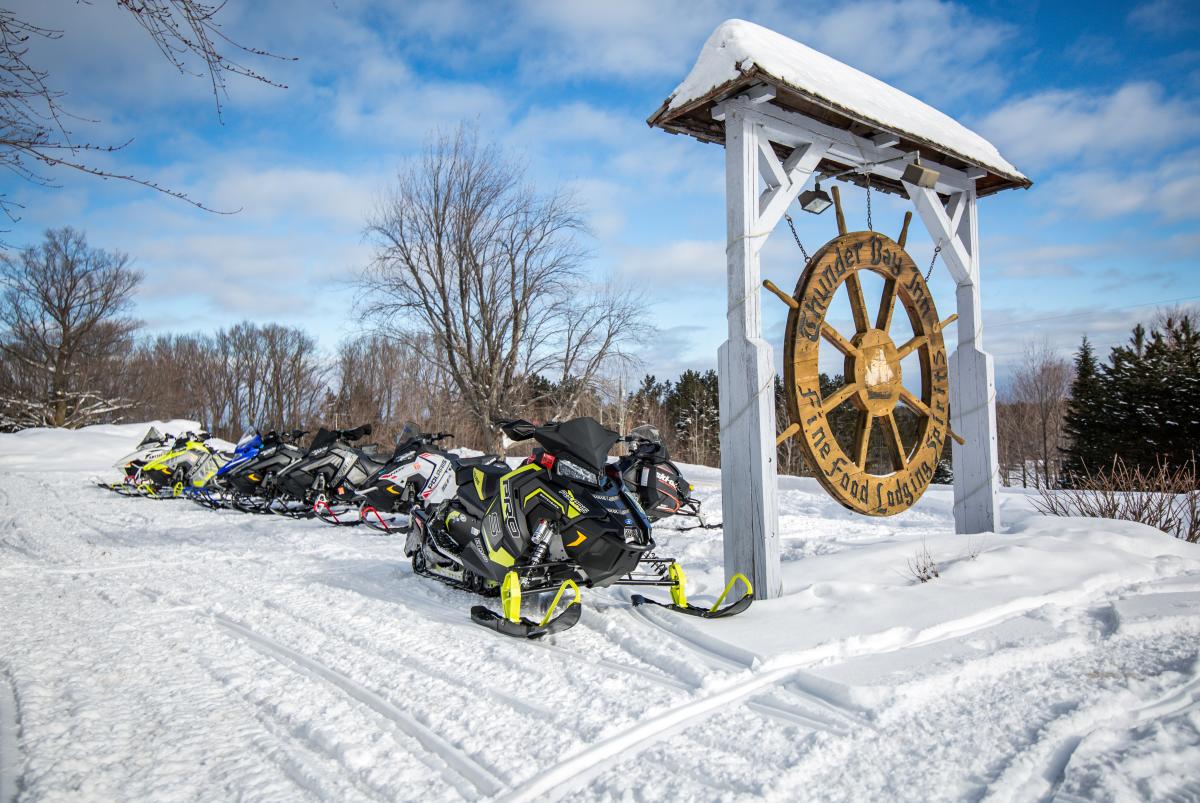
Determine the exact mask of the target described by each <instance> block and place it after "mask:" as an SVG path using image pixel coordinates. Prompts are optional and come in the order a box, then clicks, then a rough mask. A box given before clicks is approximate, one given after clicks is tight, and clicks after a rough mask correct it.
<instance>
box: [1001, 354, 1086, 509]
mask: <svg viewBox="0 0 1200 803" xmlns="http://www.w3.org/2000/svg"><path fill="white" fill-rule="evenodd" d="M1072 375H1073V374H1072V368H1071V363H1070V362H1068V361H1067V360H1065V359H1063V358H1062V357H1059V356H1058V355H1057V354H1055V353H1054V351H1053V350H1052V349H1051V348H1050V345H1049V344H1048V343H1046V342H1041V343H1031V344H1028V345H1026V347H1025V354H1024V357H1023V358H1022V360H1021V365H1020V367H1019V368H1018V369H1017V372H1016V374H1015V375H1014V377H1013V397H1014V399H1015V400H1016V401H1017V402H1019V403H1021V404H1023V405H1025V407H1026V409H1027V410H1028V411H1029V413H1030V416H1031V417H1032V422H1033V425H1034V426H1035V427H1036V433H1037V446H1038V458H1039V461H1040V463H1041V471H1042V480H1043V481H1044V482H1045V485H1046V486H1047V487H1052V481H1051V474H1052V473H1053V475H1054V478H1055V480H1057V476H1058V472H1057V468H1056V467H1057V466H1058V464H1059V463H1061V455H1060V451H1059V450H1060V446H1061V445H1062V425H1063V416H1064V415H1065V414H1066V407H1067V399H1068V397H1069V394H1070V391H1071V378H1072Z"/></svg>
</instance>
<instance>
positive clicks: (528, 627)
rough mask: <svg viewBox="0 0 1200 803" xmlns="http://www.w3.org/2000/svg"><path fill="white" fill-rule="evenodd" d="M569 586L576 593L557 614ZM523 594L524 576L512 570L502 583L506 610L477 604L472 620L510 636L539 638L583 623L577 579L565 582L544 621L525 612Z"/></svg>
mask: <svg viewBox="0 0 1200 803" xmlns="http://www.w3.org/2000/svg"><path fill="white" fill-rule="evenodd" d="M568 588H570V589H571V591H572V593H574V595H575V596H574V597H573V598H572V599H571V601H570V602H568V603H567V604H566V607H564V608H563V609H562V612H560V613H559V614H558V615H557V616H555V611H557V610H558V606H559V603H560V602H561V601H562V596H563V592H564V591H566V590H567V589H568ZM522 597H523V594H522V591H521V579H520V577H519V576H518V575H517V573H516V572H515V571H510V572H509V573H508V574H506V575H505V576H504V582H503V583H501V585H500V607H501V610H502V611H503V613H502V614H499V613H496V612H495V611H493V610H491V609H490V608H487V607H486V606H483V605H476V606H474V607H472V608H471V621H473V622H475V623H476V624H479V625H483V626H484V627H486V628H489V629H491V630H495V631H496V632H497V633H503V634H504V635H506V636H512V637H514V638H525V639H537V638H542V637H543V636H549V635H551V634H554V633H561V632H563V631H564V630H569V629H570V628H572V627H574V626H575V625H577V624H578V623H579V617H580V615H581V614H582V613H583V606H582V605H581V604H580V599H581V594H580V591H579V586H578V585H576V584H575V581H574V580H564V581H563V582H562V584H561V585H560V586H559V587H558V593H556V594H555V595H554V599H553V600H552V601H551V602H550V607H549V608H547V609H546V615H545V616H543V617H542V619H541V621H537V622H535V621H533V620H532V619H526V618H525V617H524V616H522V615H521V602H522Z"/></svg>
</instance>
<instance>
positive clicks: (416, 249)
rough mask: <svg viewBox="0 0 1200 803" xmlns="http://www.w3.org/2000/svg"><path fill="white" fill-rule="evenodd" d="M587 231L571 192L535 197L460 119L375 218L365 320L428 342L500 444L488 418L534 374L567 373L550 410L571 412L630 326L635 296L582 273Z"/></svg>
mask: <svg viewBox="0 0 1200 803" xmlns="http://www.w3.org/2000/svg"><path fill="white" fill-rule="evenodd" d="M584 230H585V229H584V224H583V220H582V218H581V216H580V213H579V210H578V208H577V207H576V205H575V203H574V202H573V201H572V199H571V198H570V197H568V196H566V195H564V194H562V193H558V192H556V193H551V194H548V195H540V194H538V193H536V192H535V191H534V190H533V189H531V188H530V187H529V186H528V184H527V183H526V182H525V179H524V176H523V175H522V172H521V170H520V169H519V168H517V167H515V166H514V165H513V164H511V163H510V162H508V161H506V160H505V158H504V157H503V155H502V154H501V153H500V151H499V150H498V149H497V148H496V147H494V146H487V145H482V144H480V142H479V139H478V136H477V134H476V132H475V131H474V130H473V129H470V128H466V127H460V128H459V129H458V130H457V131H455V132H454V133H453V134H449V135H441V136H439V137H437V138H436V139H435V140H434V141H433V142H432V143H431V144H430V145H428V146H427V147H426V149H425V152H424V154H423V155H422V157H421V158H420V159H419V160H417V161H416V162H415V163H413V164H411V165H410V166H409V167H407V168H406V169H404V170H402V171H401V172H400V174H399V176H398V179H397V183H396V186H395V188H394V189H393V191H392V192H391V193H390V195H389V196H388V197H387V198H386V199H385V200H384V201H383V202H382V203H381V204H380V206H379V208H378V209H377V211H376V212H375V213H374V215H373V216H372V217H371V219H370V220H369V221H368V226H367V234H368V236H369V238H370V239H371V240H372V241H373V243H374V246H375V254H374V258H373V260H372V262H371V265H370V267H369V268H368V270H367V271H366V272H365V273H364V274H363V277H362V283H363V287H364V290H365V291H366V292H365V293H364V297H366V298H369V299H371V300H370V301H369V302H368V303H367V306H366V307H365V309H364V313H365V315H366V316H368V317H369V318H371V319H373V320H375V321H376V322H377V323H378V324H380V325H382V326H384V327H394V328H396V329H398V330H401V331H404V332H406V333H409V334H413V335H418V336H424V340H423V341H413V342H423V343H425V344H427V346H426V351H425V353H424V354H423V356H424V357H425V358H426V359H429V360H432V361H433V362H434V363H435V364H437V365H439V366H440V367H441V368H443V369H444V370H445V371H446V374H447V375H448V377H449V379H450V381H451V383H452V384H453V386H454V388H455V389H456V390H457V392H458V393H459V395H460V397H461V399H462V401H463V404H464V405H465V406H466V408H467V411H468V412H469V414H470V415H471V417H472V418H473V419H474V421H475V423H476V424H477V426H478V427H479V429H480V430H481V431H483V432H487V433H489V434H490V440H491V444H490V445H491V447H492V448H498V447H499V445H500V434H499V432H498V431H497V430H495V429H494V428H493V427H492V425H491V421H492V419H493V418H495V417H497V416H500V415H503V414H506V413H512V412H514V411H516V410H517V409H518V408H520V407H521V406H522V405H524V404H526V403H528V402H529V401H531V399H529V398H528V390H529V388H530V385H531V383H530V382H529V380H530V379H531V378H532V377H534V376H537V375H539V374H541V373H542V372H543V371H546V372H553V374H554V375H556V376H557V377H558V378H560V379H561V378H562V377H567V378H569V379H570V380H571V383H572V385H573V387H572V389H571V390H570V391H568V392H566V393H565V394H564V395H563V396H562V398H560V399H559V400H558V401H557V403H556V405H555V407H556V409H557V410H558V411H560V412H561V411H569V410H571V409H574V407H575V406H576V405H577V403H578V401H579V399H580V398H582V396H583V395H584V394H585V393H587V392H588V390H589V386H590V385H593V384H594V383H595V380H596V377H597V376H598V375H599V373H600V371H601V369H602V368H603V367H604V366H606V365H608V364H609V363H611V362H612V361H613V360H615V359H619V358H622V357H623V356H624V352H623V350H622V346H623V344H625V343H626V342H628V341H629V340H630V339H631V338H632V337H633V336H635V334H636V332H635V331H634V330H633V328H632V326H631V324H632V323H633V322H635V321H636V319H637V318H638V310H639V307H638V304H637V302H636V301H635V300H634V299H632V298H631V297H629V296H627V295H622V294H620V293H616V292H614V290H613V289H612V288H606V287H597V286H595V284H594V283H593V282H591V281H589V278H588V277H587V276H585V275H584V272H583V265H584V262H585V258H586V253H585V251H584V250H583V248H582V247H581V246H580V245H579V237H580V235H581V234H583V233H584ZM555 384H560V385H561V384H563V383H561V382H559V383H555Z"/></svg>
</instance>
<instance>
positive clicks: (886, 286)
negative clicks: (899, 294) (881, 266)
mask: <svg viewBox="0 0 1200 803" xmlns="http://www.w3.org/2000/svg"><path fill="white" fill-rule="evenodd" d="M895 309H896V280H895V279H888V280H887V281H885V282H884V283H883V295H881V296H880V297H879V314H878V315H876V316H875V328H876V329H879V330H881V331H884V332H886V331H888V330H890V329H891V328H892V313H893V312H894V311H895Z"/></svg>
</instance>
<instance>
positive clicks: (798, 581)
mask: <svg viewBox="0 0 1200 803" xmlns="http://www.w3.org/2000/svg"><path fill="white" fill-rule="evenodd" d="M164 426H165V427H166V428H167V429H169V430H175V429H179V428H180V425H179V424H178V423H174V424H172V423H167V424H165V425H164ZM144 429H145V425H138V426H108V427H93V428H90V429H87V430H82V431H79V432H57V431H48V430H37V431H28V432H24V433H20V434H16V435H2V436H0V803H5V802H6V801H8V800H10V799H12V798H17V799H21V800H25V799H28V800H96V799H111V800H131V799H139V798H141V799H144V798H153V799H155V800H228V799H249V800H303V799H324V800H337V801H343V800H375V799H384V800H392V799H398V800H423V801H424V800H456V799H460V798H466V799H479V798H498V799H506V800H527V799H577V798H583V799H602V800H647V801H651V800H653V801H659V800H742V799H751V798H767V799H772V800H788V801H791V800H847V801H864V800H887V799H910V800H923V801H924V800H942V799H950V800H961V799H989V800H993V799H994V800H1038V799H1045V798H1055V799H1060V800H1105V799H1110V800H1126V799H1138V798H1144V799H1154V800H1166V799H1192V800H1195V799H1200V778H1198V777H1197V773H1196V769H1197V768H1198V767H1200V664H1198V660H1197V657H1198V652H1200V640H1198V639H1197V636H1198V635H1200V547H1197V546H1192V545H1188V544H1185V543H1181V542H1179V541H1176V540H1174V539H1171V538H1169V537H1167V536H1165V535H1163V534H1162V533H1159V532H1157V531H1154V530H1151V529H1149V528H1145V527H1141V526H1137V525H1131V524H1124V523H1117V522H1107V521H1095V520H1073V519H1046V518H1042V517H1040V516H1037V515H1036V514H1035V513H1034V512H1033V508H1032V505H1031V504H1030V503H1029V498H1028V497H1027V496H1025V495H1023V494H1021V493H1005V495H1004V497H1003V502H1004V520H1005V522H1006V523H1007V524H1008V527H1009V529H1008V530H1007V531H1006V532H1004V533H1001V534H994V535H988V536H975V537H972V538H967V537H964V536H956V535H953V534H952V526H951V518H950V512H949V511H950V491H949V489H948V488H935V489H933V490H931V491H930V493H929V494H927V495H926V497H925V498H924V499H923V500H922V501H921V502H920V503H919V504H918V505H917V506H916V508H915V509H914V510H912V511H909V512H908V513H906V514H903V515H901V516H898V517H896V518H892V519H883V520H876V519H867V518H863V517H860V516H856V515H853V514H851V513H849V512H847V511H844V510H842V509H841V508H840V507H838V506H837V505H836V503H834V502H832V501H831V500H830V499H829V498H828V497H827V496H825V494H824V493H823V492H822V491H821V490H820V489H819V488H818V487H817V485H816V484H815V483H814V482H811V481H809V480H803V479H794V478H785V479H784V480H783V481H782V489H781V494H780V502H781V505H782V506H783V510H784V515H783V519H782V531H783V533H784V542H783V552H784V559H785V566H784V571H785V577H786V596H785V597H784V598H782V599H779V600H771V601H760V602H757V603H755V605H754V606H753V607H752V608H751V609H750V611H748V612H747V613H746V614H744V615H742V616H740V617H735V618H732V619H729V620H723V621H701V620H693V619H691V618H688V617H683V616H679V615H678V614H673V613H671V612H668V611H666V610H663V609H654V608H637V609H634V608H631V607H630V606H629V605H628V604H627V603H626V600H627V599H628V595H629V590H628V589H624V590H622V589H610V590H606V591H601V590H594V591H589V592H585V597H584V600H585V603H586V609H585V612H584V615H583V619H582V621H581V622H580V624H579V626H577V627H575V628H574V629H572V630H570V631H568V632H566V633H563V634H561V635H558V636H555V637H552V638H550V639H548V640H546V641H544V642H540V643H539V642H523V641H517V640H514V639H506V638H504V637H502V636H499V635H496V634H494V633H492V632H490V631H487V630H485V629H483V628H481V627H479V626H477V625H473V624H472V623H471V622H470V620H469V618H468V615H467V611H468V608H469V607H470V606H471V605H472V604H474V603H475V602H477V601H478V600H477V599H475V598H472V597H471V596H469V595H467V594H465V593H462V592H456V591H453V590H451V589H448V588H444V587H442V586H440V585H438V584H436V583H434V582H432V581H429V580H426V579H422V578H420V577H416V576H414V575H413V574H412V572H411V571H410V569H409V566H408V564H407V562H406V561H405V560H404V559H403V555H402V552H401V544H400V543H399V541H398V540H396V539H390V538H387V537H381V536H375V535H370V534H368V533H366V532H360V531H358V530H357V528H333V527H328V526H325V525H322V524H321V523H319V522H315V521H310V522H303V521H292V520H288V519H282V518H275V517H262V516H248V515H242V514H238V513H232V512H212V511H209V510H205V509H202V508H200V507H198V506H195V505H192V504H190V503H188V502H185V501H174V500H171V501H152V500H148V499H139V498H124V497H120V496H117V495H115V494H111V493H108V492H106V491H104V490H102V489H99V488H96V487H94V486H91V485H89V484H88V482H87V479H88V478H89V477H91V476H96V475H103V476H106V477H107V476H111V473H112V472H111V469H110V465H111V463H112V461H113V460H114V459H116V458H117V457H119V456H120V455H121V454H124V453H125V452H127V451H129V449H130V448H131V446H132V444H133V443H134V442H135V441H136V440H137V438H138V436H140V435H141V433H142V432H143V431H144ZM688 475H689V477H690V478H691V479H692V480H693V481H694V482H695V483H696V485H697V488H698V490H699V492H700V496H701V497H702V498H703V500H704V505H705V509H706V511H707V512H708V515H709V516H710V517H711V518H712V519H715V520H719V519H720V482H719V476H718V473H717V472H716V471H714V470H712V469H706V468H694V469H690V470H689V471H688ZM731 526H732V523H731ZM660 536H661V537H660V540H661V541H662V542H663V548H662V549H661V550H660V551H661V552H663V553H665V554H673V555H676V556H678V557H679V558H681V559H682V561H683V563H684V565H685V567H687V568H688V570H689V577H690V578H691V580H692V586H693V587H692V589H691V592H692V596H693V597H694V598H695V599H696V600H698V601H703V600H705V599H712V595H713V594H714V593H716V592H719V590H720V557H721V540H720V539H721V533H720V531H719V530H695V531H692V532H686V533H683V532H675V533H669V532H667V531H666V530H665V529H664V530H663V532H661V533H660ZM923 549H927V550H928V551H929V553H930V554H931V555H932V557H933V558H934V559H935V560H936V562H937V565H938V569H939V575H940V576H939V577H938V578H937V579H935V580H933V581H932V582H928V583H918V582H916V581H915V580H914V579H913V578H912V577H911V575H910V574H909V572H908V569H907V563H908V561H909V560H910V559H912V558H914V557H915V556H916V554H917V553H918V552H920V551H921V550H923ZM664 598H665V595H664Z"/></svg>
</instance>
